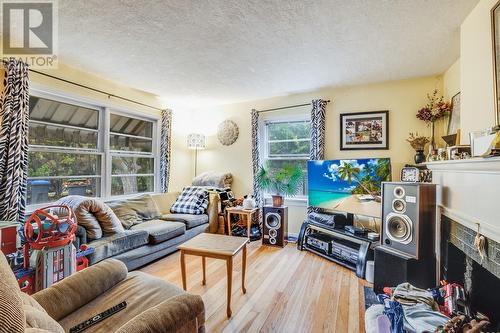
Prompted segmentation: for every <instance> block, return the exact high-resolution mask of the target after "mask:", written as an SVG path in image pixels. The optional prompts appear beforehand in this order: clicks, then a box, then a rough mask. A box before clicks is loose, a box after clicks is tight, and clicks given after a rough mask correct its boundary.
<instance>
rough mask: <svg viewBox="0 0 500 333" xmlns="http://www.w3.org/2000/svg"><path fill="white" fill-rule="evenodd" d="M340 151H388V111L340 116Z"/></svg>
mask: <svg viewBox="0 0 500 333" xmlns="http://www.w3.org/2000/svg"><path fill="white" fill-rule="evenodd" d="M340 130H341V133H340V150H355V149H389V111H373V112H356V113H342V114H340Z"/></svg>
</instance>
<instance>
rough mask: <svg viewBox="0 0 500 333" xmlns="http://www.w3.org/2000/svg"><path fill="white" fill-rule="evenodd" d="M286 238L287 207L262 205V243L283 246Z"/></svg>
mask: <svg viewBox="0 0 500 333" xmlns="http://www.w3.org/2000/svg"><path fill="white" fill-rule="evenodd" d="M287 238H288V207H284V206H282V207H274V206H264V223H263V224H262V244H265V245H275V246H281V247H283V246H285V245H286V244H287Z"/></svg>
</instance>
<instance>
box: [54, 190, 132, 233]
mask: <svg viewBox="0 0 500 333" xmlns="http://www.w3.org/2000/svg"><path fill="white" fill-rule="evenodd" d="M56 204H57V205H67V206H69V207H70V208H71V209H72V210H73V213H74V214H75V217H76V221H77V222H78V224H79V225H81V226H83V227H84V228H85V229H86V230H87V237H88V238H89V239H99V238H101V237H102V235H103V233H104V234H105V235H113V234H116V233H119V232H123V226H122V224H121V222H120V219H119V218H118V217H117V216H116V215H115V213H114V212H113V211H112V210H111V208H109V206H108V205H106V204H105V203H104V202H102V201H101V200H99V199H96V198H88V197H83V196H79V195H70V196H67V197H64V198H61V199H59V200H58V201H57V203H56ZM53 213H55V214H57V215H59V216H61V213H62V211H58V210H57V209H56V210H54V211H53Z"/></svg>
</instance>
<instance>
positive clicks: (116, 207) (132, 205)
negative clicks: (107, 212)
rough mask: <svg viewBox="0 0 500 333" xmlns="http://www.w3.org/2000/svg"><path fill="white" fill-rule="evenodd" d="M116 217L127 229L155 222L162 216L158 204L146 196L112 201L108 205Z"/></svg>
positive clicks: (149, 196)
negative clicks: (147, 222)
mask: <svg viewBox="0 0 500 333" xmlns="http://www.w3.org/2000/svg"><path fill="white" fill-rule="evenodd" d="M107 204H108V205H109V206H110V207H111V209H112V210H113V212H115V214H116V216H118V218H119V219H120V221H121V223H122V225H123V226H124V227H125V228H126V229H130V227H132V226H133V225H135V224H139V223H142V222H144V221H148V220H153V219H156V218H158V216H160V212H159V211H158V207H157V206H156V203H155V202H154V201H153V199H152V198H151V195H149V194H145V195H141V196H140V197H136V198H130V199H124V200H117V201H111V202H108V203H107Z"/></svg>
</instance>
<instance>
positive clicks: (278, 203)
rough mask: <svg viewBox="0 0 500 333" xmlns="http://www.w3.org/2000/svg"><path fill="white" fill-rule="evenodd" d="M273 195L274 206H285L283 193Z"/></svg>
mask: <svg viewBox="0 0 500 333" xmlns="http://www.w3.org/2000/svg"><path fill="white" fill-rule="evenodd" d="M272 197H273V207H281V206H283V196H282V195H272Z"/></svg>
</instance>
